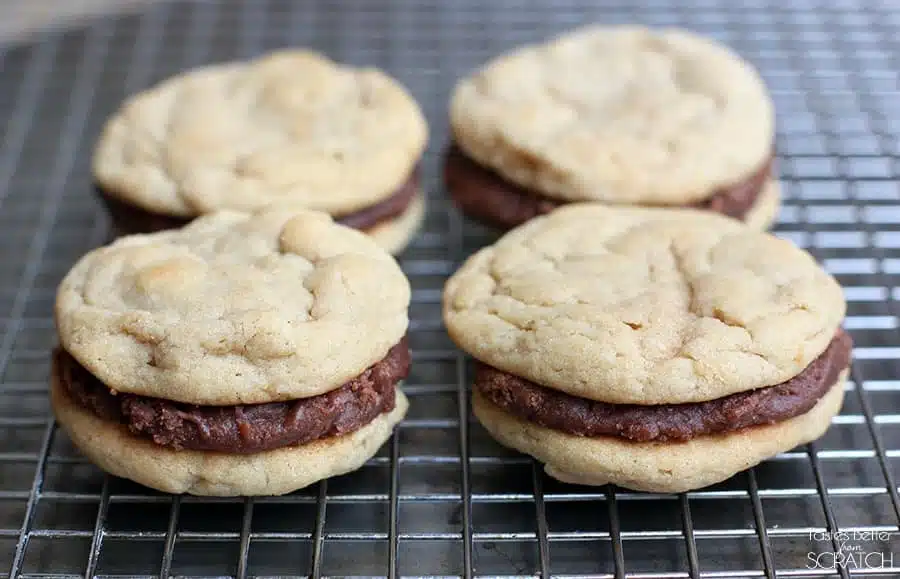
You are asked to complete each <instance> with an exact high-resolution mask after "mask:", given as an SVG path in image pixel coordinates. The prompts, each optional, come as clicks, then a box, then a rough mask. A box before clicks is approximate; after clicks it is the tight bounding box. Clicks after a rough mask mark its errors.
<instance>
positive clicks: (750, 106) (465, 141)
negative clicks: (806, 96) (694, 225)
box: [450, 26, 775, 205]
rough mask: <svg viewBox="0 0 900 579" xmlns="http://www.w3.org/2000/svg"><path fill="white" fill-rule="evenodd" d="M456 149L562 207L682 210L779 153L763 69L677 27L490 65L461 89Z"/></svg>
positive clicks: (571, 44)
mask: <svg viewBox="0 0 900 579" xmlns="http://www.w3.org/2000/svg"><path fill="white" fill-rule="evenodd" d="M450 120H451V125H452V128H453V134H454V139H455V141H456V143H457V144H458V145H459V146H460V147H461V148H462V149H463V150H464V151H465V152H466V154H468V155H469V156H470V157H472V158H473V159H474V160H475V161H477V162H478V163H480V164H482V165H484V166H487V167H490V168H492V169H494V170H495V171H497V172H498V173H500V174H501V175H502V176H504V177H505V178H507V179H508V180H510V181H512V182H514V183H517V184H519V185H521V186H523V187H528V188H530V189H533V190H536V191H538V192H540V193H542V194H544V195H546V196H548V197H552V198H556V199H559V200H563V201H587V200H591V201H603V202H607V203H622V204H646V205H684V204H687V203H690V202H693V201H699V200H701V199H705V198H707V197H709V196H710V195H711V194H712V193H713V191H714V190H715V189H716V188H718V187H721V186H724V185H730V184H733V183H736V182H739V181H742V180H744V179H745V178H747V177H748V176H749V175H751V174H752V173H754V172H755V171H756V170H758V169H759V167H760V166H761V165H762V164H763V163H764V162H765V161H766V159H767V158H768V157H769V155H770V154H771V152H772V145H773V139H774V130H775V128H774V111H773V106H772V103H771V101H770V99H769V97H768V95H767V92H766V88H765V86H764V84H763V82H762V80H761V78H760V77H759V75H758V74H757V73H756V71H755V70H754V69H753V68H752V67H751V66H750V65H749V64H748V63H746V62H744V61H743V60H741V59H740V58H739V57H738V56H736V55H735V54H734V53H732V52H731V51H730V50H728V49H727V48H725V47H723V46H721V45H718V44H715V43H714V42H712V41H710V40H706V39H704V38H701V37H698V36H695V35H693V34H690V33H688V32H684V31H680V30H668V29H666V30H658V31H654V30H650V29H646V28H640V27H599V26H597V27H590V28H585V29H581V30H578V31H575V32H573V33H570V34H567V35H565V36H562V37H560V38H558V39H556V40H553V41H552V42H550V43H548V44H543V45H535V46H526V47H524V48H521V49H519V50H516V51H515V52H513V53H511V54H508V55H506V56H501V57H500V58H497V59H496V60H494V61H493V62H490V63H489V64H488V65H487V66H485V67H484V68H483V69H482V70H480V71H478V72H477V73H475V74H474V75H473V76H471V77H469V78H467V79H465V80H463V81H462V82H460V84H459V85H458V86H457V87H456V90H455V93H454V95H453V99H452V102H451V105H450Z"/></svg>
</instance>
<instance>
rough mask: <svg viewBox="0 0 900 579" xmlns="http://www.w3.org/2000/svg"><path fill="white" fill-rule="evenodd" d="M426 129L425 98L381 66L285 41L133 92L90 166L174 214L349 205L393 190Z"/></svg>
mask: <svg viewBox="0 0 900 579" xmlns="http://www.w3.org/2000/svg"><path fill="white" fill-rule="evenodd" d="M426 140H427V127H426V123H425V120H424V117H423V115H422V112H421V110H420V109H419V106H418V105H417V104H416V102H415V101H414V100H413V98H412V97H411V96H410V95H409V94H408V93H407V92H406V90H405V89H404V88H403V87H402V86H400V84H398V83H397V82H396V81H395V80H393V79H392V78H390V77H389V76H387V75H386V74H384V73H383V72H381V71H378V70H375V69H370V68H365V69H361V68H351V67H348V66H342V65H339V64H336V63H334V62H332V61H330V60H328V59H327V58H325V57H323V56H320V55H318V54H316V53H313V52H308V51H304V50H287V51H281V52H276V53H272V54H270V55H267V56H264V57H261V58H259V59H257V60H253V61H248V62H235V63H227V64H217V65H212V66H207V67H203V68H199V69H195V70H192V71H188V72H187V73H184V74H182V75H179V76H176V77H174V78H171V79H169V80H167V81H165V82H163V83H161V84H159V85H157V86H155V87H153V88H151V89H149V90H147V91H145V92H142V93H140V94H137V95H135V96H133V97H131V98H129V99H128V100H127V101H126V102H125V103H124V105H123V106H122V108H121V109H120V110H119V111H118V112H116V113H115V115H114V116H113V117H112V118H111V119H110V120H109V122H108V123H107V124H106V127H105V128H104V130H103V133H102V135H101V137H100V140H99V142H98V144H97V148H96V151H95V154H94V159H93V170H94V175H95V178H96V180H97V183H98V184H99V185H100V186H101V187H102V188H103V190H104V191H105V192H107V193H108V194H110V195H115V196H117V197H119V198H121V199H122V200H123V201H127V202H129V203H132V204H134V205H137V206H138V207H141V208H143V209H145V210H147V211H152V212H156V213H163V214H167V215H175V216H183V217H191V216H195V215H200V214H204V213H209V212H211V211H214V210H217V209H234V210H243V211H247V210H256V209H260V208H262V207H264V206H266V205H269V204H271V203H273V202H282V201H289V202H292V203H296V204H302V205H303V206H304V207H307V208H309V209H317V210H321V211H326V212H328V213H331V214H332V215H343V214H346V213H351V212H354V211H357V210H360V209H362V208H364V207H367V206H369V205H372V204H374V203H377V202H379V201H381V200H383V199H385V198H387V197H389V196H390V195H391V194H392V193H393V192H394V191H396V190H397V188H398V187H399V186H400V185H401V184H402V183H404V182H405V181H407V180H408V179H409V176H410V174H411V173H412V172H413V169H414V167H415V165H416V163H417V162H418V160H419V158H420V157H421V155H422V151H423V150H424V148H425V144H426Z"/></svg>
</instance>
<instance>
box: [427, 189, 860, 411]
mask: <svg viewBox="0 0 900 579" xmlns="http://www.w3.org/2000/svg"><path fill="white" fill-rule="evenodd" d="M443 307H444V321H445V323H446V325H447V329H448V331H449V332H450V335H451V337H452V338H453V340H454V341H455V342H456V343H457V344H459V346H460V347H461V348H462V349H464V350H466V351H467V352H469V353H471V354H472V355H473V356H474V357H475V358H477V359H479V360H481V361H483V362H485V363H487V364H490V365H491V366H494V367H496V368H499V369H501V370H504V371H506V372H509V373H512V374H515V375H517V376H521V377H523V378H527V379H529V380H532V381H534V382H536V383H538V384H541V385H543V386H547V387H549V388H555V389H557V390H561V391H564V392H568V393H570V394H573V395H575V396H581V397H583V398H589V399H592V400H600V401H603V402H611V403H634V404H663V403H682V402H700V401H705V400H711V399H715V398H720V397H722V396H725V395H727V394H732V393H735V392H740V391H745V390H751V389H754V388H760V387H764V386H771V385H774V384H778V383H781V382H784V381H786V380H788V379H789V378H792V377H793V376H796V375H797V374H799V373H800V372H801V371H802V370H803V369H804V368H805V367H806V366H807V365H809V363H810V362H812V360H814V359H815V358H816V357H817V356H818V355H819V354H821V353H822V352H823V351H824V350H825V348H826V347H827V345H828V343H829V342H830V341H831V339H832V338H833V337H834V334H835V332H836V331H837V328H838V326H839V325H840V323H841V321H842V320H843V318H844V313H845V309H846V304H845V302H844V297H843V293H842V291H841V287H840V286H839V285H838V283H837V282H836V281H835V280H834V278H832V277H831V276H830V275H828V274H827V273H826V272H825V271H824V270H822V269H821V268H820V267H819V266H818V265H817V264H816V262H815V261H814V260H813V258H812V257H811V256H810V255H809V254H807V253H806V252H804V251H802V250H800V249H798V248H797V247H796V246H794V245H793V244H791V243H790V242H788V241H784V240H781V239H778V238H776V237H773V236H771V235H768V234H765V233H760V232H757V231H754V230H752V229H750V228H748V227H746V226H744V225H742V224H740V223H739V222H736V221H733V220H731V219H729V218H727V217H722V216H719V215H716V214H712V213H708V212H703V211H699V210H689V209H680V210H679V209H640V208H611V207H608V206H603V205H600V204H573V205H568V206H565V207H564V208H562V209H558V210H556V211H554V212H553V213H551V214H550V215H548V216H545V217H539V218H537V219H534V220H533V221H530V222H528V223H527V224H525V225H523V226H521V227H519V228H517V229H514V230H513V231H511V232H510V233H508V234H507V235H505V236H504V237H503V238H501V239H500V241H498V242H497V243H496V244H495V245H494V246H492V247H488V248H485V249H482V250H481V251H479V252H478V253H476V254H475V255H474V256H472V257H470V258H469V259H468V260H467V261H466V262H465V264H464V265H463V266H462V268H461V269H460V270H459V271H458V272H457V273H456V274H454V275H453V277H451V278H450V280H449V281H448V282H447V285H446V287H445V290H444V306H443Z"/></svg>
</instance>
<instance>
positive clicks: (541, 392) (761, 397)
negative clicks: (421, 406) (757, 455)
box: [474, 330, 853, 442]
mask: <svg viewBox="0 0 900 579" xmlns="http://www.w3.org/2000/svg"><path fill="white" fill-rule="evenodd" d="M852 349H853V342H852V340H851V339H850V336H849V335H848V334H847V333H846V332H844V331H843V330H839V331H838V333H837V334H836V335H835V337H834V339H833V340H832V341H831V343H830V344H829V345H828V348H826V349H825V351H824V352H823V353H822V354H821V355H820V356H819V357H818V358H816V359H815V360H814V361H813V362H812V363H811V364H810V365H809V366H807V367H806V368H805V369H804V370H803V371H802V372H801V373H800V374H798V375H797V376H795V377H793V378H791V379H790V380H788V381H787V382H783V383H781V384H777V385H775V386H769V387H767V388H760V389H757V390H751V391H749V392H739V393H737V394H731V395H729V396H725V397H723V398H718V399H715V400H710V401H708V402H699V403H692V404H662V405H657V406H641V405H636V404H608V403H605V402H597V401H594V400H587V399H585V398H579V397H577V396H572V395H570V394H566V393H564V392H559V391H556V390H552V389H550V388H545V387H543V386H539V385H537V384H535V383H534V382H530V381H528V380H525V379H524V378H519V377H518V376H514V375H512V374H508V373H506V372H503V371H501V370H498V369H496V368H494V367H492V366H488V365H486V364H478V368H477V371H476V374H475V384H474V387H475V388H477V389H478V391H479V392H481V393H482V394H483V395H484V396H485V397H486V398H487V399H488V400H490V401H491V402H493V403H494V404H496V405H497V406H499V407H500V408H502V409H503V410H505V411H507V412H509V413H510V414H513V415H515V416H518V417H519V418H522V419H524V420H528V421H531V422H534V423H537V424H540V425H541V426H544V427H547V428H552V429H554V430H560V431H562V432H567V433H569V434H574V435H577V436H588V437H596V436H615V437H619V438H624V439H627V440H630V441H634V442H651V441H660V442H664V441H683V440H690V439H691V438H694V437H696V436H703V435H710V434H722V433H728V432H733V431H736V430H740V429H742V428H748V427H752V426H760V425H764V424H772V423H774V422H780V421H782V420H787V419H789V418H794V417H795V416H799V415H801V414H804V413H806V412H808V411H809V410H810V409H812V407H813V406H815V405H816V402H818V401H819V399H820V398H822V396H824V395H825V394H826V393H827V392H828V390H829V389H830V388H831V387H832V386H833V385H834V383H835V382H836V381H837V379H838V376H839V375H840V373H841V372H842V371H843V370H844V369H845V368H847V366H848V365H849V364H850V356H851V352H852Z"/></svg>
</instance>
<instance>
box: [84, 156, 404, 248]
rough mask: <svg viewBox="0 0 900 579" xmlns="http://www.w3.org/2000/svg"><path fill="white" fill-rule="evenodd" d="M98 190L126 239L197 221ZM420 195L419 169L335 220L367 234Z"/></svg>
mask: <svg viewBox="0 0 900 579" xmlns="http://www.w3.org/2000/svg"><path fill="white" fill-rule="evenodd" d="M96 190H97V193H98V194H99V195H100V199H102V200H103V203H104V205H105V206H106V209H107V211H109V214H110V215H111V216H112V219H113V223H114V224H115V226H116V229H117V230H118V232H119V233H121V234H123V235H126V234H132V233H153V232H154V231H163V230H166V229H176V228H178V227H182V226H184V225H187V224H188V223H190V222H191V221H193V220H194V217H179V216H174V215H166V214H164V213H155V212H153V211H147V210H146V209H141V208H140V207H137V206H135V205H131V204H129V203H127V202H125V201H122V200H121V199H119V198H118V197H116V196H115V195H113V194H111V193H108V192H106V191H105V190H104V189H103V188H102V187H100V186H99V185H98V186H97V187H96ZM418 191H419V168H418V167H416V168H415V169H413V172H412V173H411V174H410V176H409V178H408V179H407V180H406V182H404V183H403V184H402V185H400V187H399V188H398V189H397V190H396V191H394V193H392V194H391V196H390V197H388V198H387V199H384V200H382V201H379V202H378V203H376V204H374V205H370V206H369V207H365V208H363V209H360V210H359V211H355V212H353V213H348V214H346V215H340V216H336V217H335V218H334V220H335V221H337V222H338V223H341V224H343V225H346V226H348V227H353V228H354V229H359V230H361V231H368V230H370V229H373V228H374V227H376V226H378V225H381V224H382V223H384V222H386V221H390V220H391V219H394V218H397V217H399V216H400V215H402V214H403V212H404V211H406V209H407V207H409V204H410V203H412V201H413V199H414V198H415V196H416V193H417V192H418Z"/></svg>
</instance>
